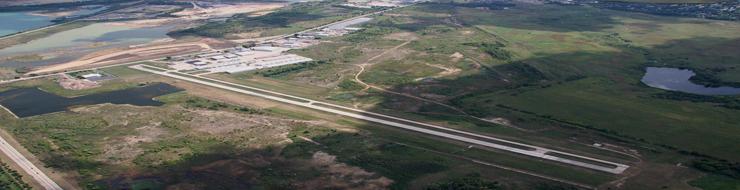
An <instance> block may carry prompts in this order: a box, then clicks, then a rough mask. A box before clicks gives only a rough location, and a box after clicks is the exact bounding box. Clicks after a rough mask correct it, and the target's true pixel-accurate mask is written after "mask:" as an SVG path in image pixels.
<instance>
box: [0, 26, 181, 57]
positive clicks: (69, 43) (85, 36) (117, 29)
mask: <svg viewBox="0 0 740 190" xmlns="http://www.w3.org/2000/svg"><path fill="white" fill-rule="evenodd" d="M169 28H170V27H145V28H132V27H128V26H121V25H112V24H107V23H95V24H91V25H88V26H85V27H82V28H76V29H72V30H67V31H63V32H59V33H56V34H52V35H50V36H47V37H44V38H41V39H36V40H33V41H30V42H28V43H25V44H20V45H16V46H12V47H8V48H5V49H1V50H0V56H8V55H14V54H27V53H33V52H40V51H52V50H55V49H67V48H80V47H92V46H94V47H95V48H101V45H102V46H106V45H131V44H136V43H142V42H149V41H153V40H155V39H159V38H166V37H167V32H168V31H169ZM101 43H104V44H101Z"/></svg>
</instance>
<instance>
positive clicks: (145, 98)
mask: <svg viewBox="0 0 740 190" xmlns="http://www.w3.org/2000/svg"><path fill="white" fill-rule="evenodd" d="M179 91H182V89H179V88H177V87H175V86H172V85H169V84H165V83H156V84H151V85H147V86H144V87H137V88H130V89H124V90H118V91H112V92H104V93H98V94H91V95H86V96H79V97H74V98H67V97H63V96H59V95H56V94H51V93H48V92H45V91H43V90H40V89H38V88H20V89H12V90H7V91H4V92H0V105H3V106H4V107H5V108H7V109H9V110H10V111H11V112H13V113H14V114H15V115H16V116H18V117H21V118H23V117H30V116H35V115H42V114H47V113H54V112H60V111H66V110H68V109H69V108H70V107H73V106H81V105H95V104H102V103H112V104H130V105H136V106H161V105H163V104H164V103H162V102H158V101H155V100H154V99H153V98H155V97H158V96H162V95H166V94H170V93H174V92H179Z"/></svg>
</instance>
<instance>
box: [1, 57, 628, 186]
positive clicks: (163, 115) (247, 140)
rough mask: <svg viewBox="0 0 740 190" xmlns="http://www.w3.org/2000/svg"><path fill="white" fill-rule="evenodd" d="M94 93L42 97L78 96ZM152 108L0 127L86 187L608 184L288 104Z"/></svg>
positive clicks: (183, 95) (190, 100)
mask: <svg viewBox="0 0 740 190" xmlns="http://www.w3.org/2000/svg"><path fill="white" fill-rule="evenodd" d="M104 71H105V72H106V73H110V74H113V75H116V76H118V77H119V79H116V80H114V81H109V82H108V83H104V84H103V86H102V87H100V88H101V89H116V88H126V87H125V86H126V85H122V84H127V83H131V84H138V83H140V82H142V81H146V80H150V81H158V80H161V79H157V78H155V77H152V76H151V75H148V74H145V73H141V72H138V71H135V70H132V69H128V68H126V67H125V66H120V67H112V68H106V69H104ZM273 80H274V79H273ZM119 83H120V84H119ZM274 85H278V86H281V85H286V84H282V83H274ZM44 86H49V87H52V86H53V82H52V81H51V80H35V81H29V82H24V83H17V84H16V85H14V86H10V87H6V88H15V87H40V88H42V89H43V88H48V87H44ZM286 88H290V86H286ZM102 91H104V90H100V91H83V92H76V91H69V90H52V91H50V92H52V93H57V94H60V95H72V94H74V95H81V94H92V93H98V92H102ZM212 93H222V92H218V91H217V92H212ZM156 99H157V100H159V101H162V102H165V105H163V106H159V107H137V106H129V105H111V104H103V105H91V106H79V107H74V108H72V109H71V111H65V112H59V113H51V114H46V115H39V116H33V117H28V118H22V119H16V118H14V117H12V116H11V115H10V114H9V113H6V112H2V113H0V123H2V124H0V127H2V128H3V129H4V130H7V131H8V132H10V133H11V134H12V135H13V136H14V137H15V138H16V139H17V140H18V141H19V142H20V143H21V144H22V145H23V146H24V147H25V148H26V149H27V150H29V151H30V152H31V153H32V154H34V156H35V157H36V158H38V159H39V160H40V161H41V162H42V163H43V164H44V166H46V167H49V168H51V169H53V170H55V171H58V172H61V173H62V174H63V175H64V176H65V177H66V179H69V180H71V182H72V183H76V184H77V185H79V186H80V188H82V189H111V188H130V189H165V188H221V189H243V188H259V189H316V188H318V189H324V188H345V187H381V188H392V189H408V188H411V189H425V188H428V187H429V188H432V187H441V186H450V185H454V186H456V185H463V186H468V185H479V184H481V183H482V184H484V185H485V186H486V187H495V188H501V189H512V188H514V189H548V188H572V186H570V185H567V184H561V183H557V182H553V181H548V180H545V179H541V178H537V177H533V176H529V175H525V174H521V173H517V172H511V171H507V170H502V169H497V168H495V167H481V165H479V164H475V163H473V162H470V161H469V160H468V159H476V160H481V161H486V162H491V163H495V164H507V165H516V166H521V167H524V168H528V169H531V170H534V171H539V172H542V173H545V174H547V175H556V174H563V175H565V178H567V179H570V180H574V181H576V182H579V183H584V184H588V185H598V184H601V183H604V182H606V181H609V180H613V179H614V178H613V176H610V175H607V174H603V173H597V172H592V171H587V170H582V169H574V168H570V167H567V166H561V165H557V164H553V163H547V162H542V163H538V164H531V163H530V162H529V161H526V160H523V159H522V158H520V157H519V156H512V155H509V154H502V153H496V152H489V151H482V150H478V149H465V148H464V147H465V145H463V144H457V143H453V142H446V141H439V139H433V138H429V137H424V136H420V135H418V134H415V133H411V132H407V131H401V130H396V129H393V128H388V127H383V126H377V125H371V124H366V123H362V122H358V121H354V120H345V119H339V117H336V116H327V115H326V114H321V113H318V114H317V113H315V112H296V111H295V110H293V109H289V108H286V107H285V106H274V107H250V106H239V105H235V104H229V103H225V102H219V101H213V100H209V99H204V98H200V97H197V96H194V95H192V94H188V93H187V92H179V93H174V94H170V95H165V96H161V97H157V98H156ZM306 139H310V140H306ZM409 171H414V172H409ZM463 176H465V177H464V178H463Z"/></svg>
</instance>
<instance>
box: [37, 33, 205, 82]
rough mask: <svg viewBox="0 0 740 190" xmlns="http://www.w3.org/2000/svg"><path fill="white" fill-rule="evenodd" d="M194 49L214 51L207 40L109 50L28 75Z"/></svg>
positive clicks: (43, 68)
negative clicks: (118, 59) (120, 58)
mask: <svg viewBox="0 0 740 190" xmlns="http://www.w3.org/2000/svg"><path fill="white" fill-rule="evenodd" d="M194 48H197V49H198V50H204V49H213V48H211V46H210V44H209V42H207V40H206V39H204V40H201V41H198V42H184V43H172V44H164V45H150V46H144V47H136V48H130V49H109V50H103V51H99V52H95V53H92V54H89V55H86V56H84V57H82V58H81V59H78V60H75V61H70V62H67V63H62V64H56V65H50V66H46V67H42V68H41V69H39V70H35V71H32V72H29V73H28V74H39V73H50V72H58V71H63V70H68V69H72V68H78V67H85V66H101V65H109V64H113V63H114V62H113V61H111V60H110V59H111V58H114V57H119V56H122V55H126V54H130V55H136V57H141V58H146V57H152V56H159V57H164V56H165V55H169V54H173V53H174V54H177V53H183V52H187V51H185V50H191V49H194ZM142 60H143V59H142ZM127 61H137V60H127Z"/></svg>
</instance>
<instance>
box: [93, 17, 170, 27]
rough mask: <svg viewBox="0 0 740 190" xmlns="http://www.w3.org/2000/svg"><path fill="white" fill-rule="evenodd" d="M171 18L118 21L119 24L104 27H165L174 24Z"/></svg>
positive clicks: (110, 23)
mask: <svg viewBox="0 0 740 190" xmlns="http://www.w3.org/2000/svg"><path fill="white" fill-rule="evenodd" d="M174 21H175V19H172V18H158V19H144V20H132V21H120V22H109V23H105V24H106V25H111V26H127V27H132V28H144V27H157V26H162V25H166V24H169V23H172V22H174Z"/></svg>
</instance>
